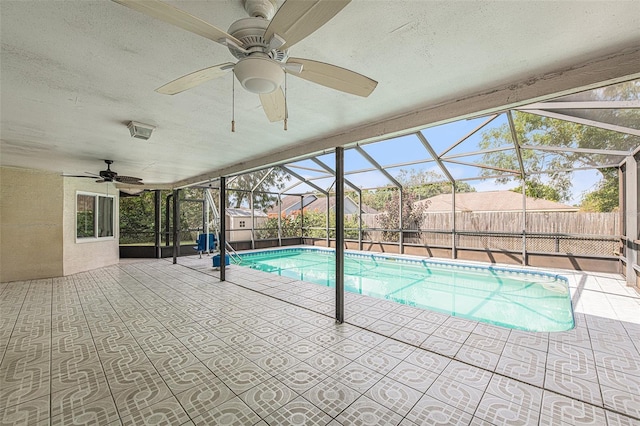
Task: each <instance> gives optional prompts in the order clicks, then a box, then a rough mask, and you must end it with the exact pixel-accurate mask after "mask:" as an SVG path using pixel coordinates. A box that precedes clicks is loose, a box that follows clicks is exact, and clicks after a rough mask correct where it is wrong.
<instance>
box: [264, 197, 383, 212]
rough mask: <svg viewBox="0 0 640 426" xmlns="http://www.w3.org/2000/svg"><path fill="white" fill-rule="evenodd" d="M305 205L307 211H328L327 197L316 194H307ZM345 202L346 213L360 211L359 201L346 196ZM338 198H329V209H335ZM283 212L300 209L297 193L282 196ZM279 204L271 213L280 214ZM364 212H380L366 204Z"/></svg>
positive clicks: (304, 200)
mask: <svg viewBox="0 0 640 426" xmlns="http://www.w3.org/2000/svg"><path fill="white" fill-rule="evenodd" d="M302 202H303V206H304V210H305V211H315V212H321V213H322V212H326V211H327V199H326V198H324V197H317V196H315V195H305V196H304V198H303V200H302ZM344 202H345V213H346V214H353V213H356V212H357V211H358V203H356V202H355V201H353V200H352V199H351V198H349V197H344ZM335 204H336V199H335V197H331V198H329V209H331V210H333V209H334V208H335ZM281 209H282V213H284V214H287V215H288V214H291V213H293V212H295V211H298V210H300V196H296V195H288V196H286V197H284V198H282V207H281ZM278 211H279V209H278V206H273V207H272V208H270V209H269V210H268V213H269V214H276V215H277V214H278ZM362 213H372V214H376V213H378V212H377V211H376V210H375V209H373V208H371V207H369V206H367V205H366V204H362Z"/></svg>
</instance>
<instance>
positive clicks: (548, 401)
mask: <svg viewBox="0 0 640 426" xmlns="http://www.w3.org/2000/svg"><path fill="white" fill-rule="evenodd" d="M549 421H550V422H551V423H549ZM561 422H564V423H567V424H575V425H577V424H580V425H594V426H596V425H604V424H606V419H605V415H604V410H603V409H602V408H599V407H595V406H593V405H591V404H585V403H583V402H580V401H576V400H575V399H571V398H567V397H566V396H562V395H558V394H556V393H553V392H549V391H546V390H545V391H544V394H543V396H542V411H541V413H540V424H548V425H553V424H560V423H561Z"/></svg>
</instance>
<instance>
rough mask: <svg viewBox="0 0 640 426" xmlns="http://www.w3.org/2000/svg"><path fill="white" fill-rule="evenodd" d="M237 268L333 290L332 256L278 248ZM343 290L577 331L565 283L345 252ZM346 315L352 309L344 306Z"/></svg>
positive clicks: (512, 323) (518, 324) (507, 323)
mask: <svg viewBox="0 0 640 426" xmlns="http://www.w3.org/2000/svg"><path fill="white" fill-rule="evenodd" d="M240 257H241V259H242V260H241V262H240V266H246V267H250V268H253V269H257V270H261V271H265V272H269V273H273V274H277V275H280V276H283V277H289V278H295V279H297V280H301V281H308V282H312V283H315V284H319V285H323V286H327V287H335V252H334V251H332V250H326V249H304V248H294V249H280V250H269V251H262V252H252V253H246V254H240ZM344 275H345V276H344V286H345V290H346V291H350V292H353V293H360V294H364V295H367V296H373V297H377V298H381V299H387V300H392V301H394V302H398V303H402V304H405V305H410V306H415V307H419V308H423V309H429V310H433V311H437V312H443V313H446V314H449V315H453V316H458V317H463V318H467V319H472V320H476V321H483V322H486V323H489V324H495V325H500V326H504V327H509V328H513V329H521V330H528V331H540V332H542V331H565V330H569V329H571V328H573V326H574V321H573V311H572V308H571V299H570V295H569V289H568V285H567V280H566V278H564V277H560V276H557V275H553V274H544V273H535V272H529V271H522V270H516V269H505V268H495V267H484V266H476V265H464V264H457V263H444V262H435V261H429V260H414V259H406V258H402V257H390V256H384V255H372V254H364V253H361V252H358V253H345V263H344ZM347 309H348V307H347Z"/></svg>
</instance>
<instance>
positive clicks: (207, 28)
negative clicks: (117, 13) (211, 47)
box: [113, 0, 242, 46]
mask: <svg viewBox="0 0 640 426" xmlns="http://www.w3.org/2000/svg"><path fill="white" fill-rule="evenodd" d="M113 1H114V2H116V3H118V4H121V5H123V6H126V7H128V8H130V9H133V10H136V11H138V12H140V13H144V14H145V15H148V16H151V17H153V18H156V19H159V20H161V21H164V22H166V23H168V24H171V25H175V26H176V27H180V28H182V29H183V30H187V31H190V32H192V33H194V34H198V35H199V36H202V37H205V38H208V39H209V40H212V41H215V42H216V43H220V42H221V40H222V41H224V39H229V40H231V41H233V42H234V43H236V44H237V45H239V46H242V42H241V41H240V40H238V39H237V38H235V37H233V36H232V35H230V34H227V33H226V32H225V31H222V30H221V29H219V28H216V27H214V26H213V25H211V24H209V23H208V22H205V21H203V20H202V19H200V18H196V17H195V16H193V15H190V14H189V13H187V12H185V11H183V10H180V9H178V8H176V7H173V6H171V5H169V4H166V3H163V2H161V1H159V0H113Z"/></svg>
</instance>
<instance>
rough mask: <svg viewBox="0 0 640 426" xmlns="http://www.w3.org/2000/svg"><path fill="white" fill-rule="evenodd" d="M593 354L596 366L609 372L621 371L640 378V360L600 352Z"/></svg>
mask: <svg viewBox="0 0 640 426" xmlns="http://www.w3.org/2000/svg"><path fill="white" fill-rule="evenodd" d="M593 354H594V356H595V360H596V365H598V366H600V367H604V368H605V369H608V370H617V371H621V372H624V373H625V374H630V375H632V376H640V359H635V358H627V357H623V356H620V355H613V354H608V353H606V352H600V351H593Z"/></svg>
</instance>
